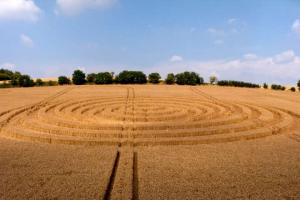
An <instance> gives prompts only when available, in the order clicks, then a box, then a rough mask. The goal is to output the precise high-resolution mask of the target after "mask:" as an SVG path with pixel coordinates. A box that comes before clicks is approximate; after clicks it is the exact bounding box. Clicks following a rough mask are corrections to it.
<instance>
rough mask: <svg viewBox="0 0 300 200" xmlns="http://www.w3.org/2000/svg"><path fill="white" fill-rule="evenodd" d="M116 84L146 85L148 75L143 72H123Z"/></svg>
mask: <svg viewBox="0 0 300 200" xmlns="http://www.w3.org/2000/svg"><path fill="white" fill-rule="evenodd" d="M115 80H116V82H117V83H120V84H145V83H147V77H146V75H145V74H144V73H143V72H141V71H127V70H125V71H122V72H121V73H120V74H119V75H118V76H117V77H116V79H115Z"/></svg>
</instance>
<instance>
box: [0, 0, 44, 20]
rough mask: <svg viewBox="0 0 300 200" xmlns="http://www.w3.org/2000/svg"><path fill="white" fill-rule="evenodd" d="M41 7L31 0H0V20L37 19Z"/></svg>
mask: <svg viewBox="0 0 300 200" xmlns="http://www.w3.org/2000/svg"><path fill="white" fill-rule="evenodd" d="M40 14H41V9H40V8H39V7H38V6H37V5H36V4H35V2H34V1H33V0H1V1H0V20H22V21H37V20H38V18H39V15H40Z"/></svg>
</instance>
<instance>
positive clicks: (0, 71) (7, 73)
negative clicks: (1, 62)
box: [0, 69, 14, 81]
mask: <svg viewBox="0 0 300 200" xmlns="http://www.w3.org/2000/svg"><path fill="white" fill-rule="evenodd" d="M0 74H5V76H7V77H8V79H6V80H11V78H12V76H13V75H14V72H13V71H10V70H8V69H0ZM3 81H4V80H3Z"/></svg>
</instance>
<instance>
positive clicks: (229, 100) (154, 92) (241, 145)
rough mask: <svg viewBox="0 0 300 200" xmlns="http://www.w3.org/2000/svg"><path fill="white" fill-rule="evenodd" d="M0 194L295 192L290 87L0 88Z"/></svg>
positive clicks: (296, 100) (294, 108) (297, 111)
mask: <svg viewBox="0 0 300 200" xmlns="http://www.w3.org/2000/svg"><path fill="white" fill-rule="evenodd" d="M0 97H1V98H0V127H1V129H0V130H1V132H0V198H1V199H224V198H225V199H299V198H300V189H299V188H300V178H299V177H300V145H299V144H300V143H299V142H300V125H299V122H300V120H299V118H300V94H298V93H291V92H288V91H285V92H281V91H270V90H263V89H244V88H230V87H228V88H227V87H217V86H193V87H189V86H175V85H174V86H166V85H155V86H154V85H124V86H123V85H111V86H57V87H41V88H25V89H3V90H0Z"/></svg>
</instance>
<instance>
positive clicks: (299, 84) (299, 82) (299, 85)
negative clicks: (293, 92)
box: [297, 80, 300, 89]
mask: <svg viewBox="0 0 300 200" xmlns="http://www.w3.org/2000/svg"><path fill="white" fill-rule="evenodd" d="M297 86H298V88H299V89H300V80H299V81H298V83H297Z"/></svg>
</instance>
